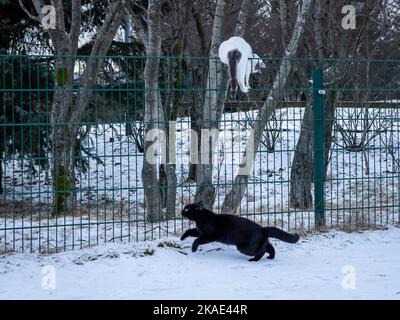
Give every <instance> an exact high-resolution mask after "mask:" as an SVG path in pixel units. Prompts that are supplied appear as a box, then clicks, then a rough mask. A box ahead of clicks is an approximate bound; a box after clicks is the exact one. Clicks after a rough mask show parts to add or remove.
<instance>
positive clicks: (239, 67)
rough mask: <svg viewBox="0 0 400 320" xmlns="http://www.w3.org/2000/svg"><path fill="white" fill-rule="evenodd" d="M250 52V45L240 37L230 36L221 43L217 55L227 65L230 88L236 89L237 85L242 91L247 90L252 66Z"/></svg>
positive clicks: (245, 91)
mask: <svg viewBox="0 0 400 320" xmlns="http://www.w3.org/2000/svg"><path fill="white" fill-rule="evenodd" d="M252 54H253V52H252V50H251V47H250V45H249V44H248V43H247V42H246V41H245V40H244V39H243V38H241V37H232V38H229V39H228V40H226V41H224V42H222V43H221V45H220V47H219V52H218V55H219V58H220V60H221V62H222V63H224V64H226V65H228V68H229V77H230V83H231V90H233V91H236V88H237V85H239V87H240V90H241V91H242V92H244V93H247V92H248V91H249V89H250V87H249V86H248V78H249V77H250V73H251V68H252V66H251V64H249V58H251V57H252ZM246 80H247V82H246Z"/></svg>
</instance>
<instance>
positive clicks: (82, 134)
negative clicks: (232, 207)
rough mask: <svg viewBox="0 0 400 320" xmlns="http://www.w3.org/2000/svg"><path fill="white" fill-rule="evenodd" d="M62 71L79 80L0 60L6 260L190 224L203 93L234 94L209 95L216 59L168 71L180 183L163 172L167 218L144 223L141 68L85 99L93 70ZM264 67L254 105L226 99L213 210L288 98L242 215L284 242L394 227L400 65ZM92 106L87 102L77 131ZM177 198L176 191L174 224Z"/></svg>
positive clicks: (128, 65) (113, 74) (167, 112)
mask: <svg viewBox="0 0 400 320" xmlns="http://www.w3.org/2000/svg"><path fill="white" fill-rule="evenodd" d="M62 59H63V60H62V61H63V62H64V64H65V66H68V65H69V66H71V65H72V69H68V67H62V66H61V67H60V64H58V65H57V64H56V60H57V59H55V57H54V56H9V55H7V56H4V55H3V56H0V95H1V107H0V110H1V111H0V148H1V149H0V162H1V166H0V182H1V186H0V192H1V194H0V253H5V252H10V251H28V252H34V251H38V252H58V251H64V250H71V249H75V248H81V247H86V246H91V245H96V244H99V243H105V242H115V241H126V242H128V241H141V240H148V239H156V238H160V237H164V236H175V235H180V234H181V232H182V230H183V229H184V228H186V226H187V224H188V222H187V221H185V220H184V219H182V218H181V215H180V210H181V208H182V207H183V206H184V205H185V204H187V203H190V202H193V201H194V198H195V193H196V190H197V187H198V185H197V183H196V181H197V179H196V170H198V167H196V165H193V164H191V163H190V159H191V158H190V155H191V151H192V152H193V145H192V144H191V143H192V142H193V139H194V138H193V134H194V133H195V132H201V128H202V125H204V121H203V118H204V110H206V111H207V110H208V109H207V108H208V107H209V105H208V104H210V103H211V102H210V101H207V99H205V93H206V92H207V91H217V92H219V93H221V96H222V97H225V95H224V94H225V92H226V90H227V87H226V85H223V82H222V84H221V85H220V86H218V87H214V88H212V87H211V88H208V87H207V83H208V81H207V80H208V79H209V72H208V70H209V66H210V64H212V63H213V64H216V65H217V66H218V68H221V67H222V66H221V64H220V62H219V60H218V59H216V58H211V59H210V58H201V57H199V58H195V57H190V58H189V57H181V58H171V57H161V58H159V59H160V67H159V78H158V88H157V91H158V92H159V93H160V94H159V96H158V100H157V101H156V103H157V105H158V107H159V108H158V110H159V112H160V114H158V115H157V116H158V118H157V117H156V118H157V119H158V121H161V122H162V124H163V125H164V126H165V127H167V126H168V124H169V123H171V122H174V123H175V124H176V131H175V135H174V136H172V138H169V139H170V142H171V139H173V141H172V143H170V144H168V146H167V147H168V148H173V146H174V147H175V152H176V163H175V164H174V166H171V167H168V168H169V169H168V170H170V169H171V168H172V171H173V172H171V171H169V172H168V174H169V177H171V176H173V177H174V179H175V180H174V179H172V181H175V182H174V183H173V185H171V182H170V181H171V180H168V179H167V177H166V176H167V172H166V171H167V170H166V168H165V167H166V166H163V165H158V164H157V165H156V168H157V175H158V180H157V183H156V184H155V185H153V187H154V188H155V189H157V190H158V191H159V192H158V193H157V194H158V196H159V197H160V199H159V200H160V201H159V202H158V203H159V211H158V213H157V215H156V216H157V217H158V219H151V220H149V212H147V209H146V199H145V192H144V188H143V183H142V181H143V176H142V166H143V161H144V145H145V130H146V125H148V124H149V123H148V121H147V120H148V116H149V115H148V114H147V115H146V112H145V102H144V101H145V100H144V99H145V94H146V92H148V91H151V90H152V89H151V88H145V79H144V70H145V65H146V57H122V56H118V57H97V58H96V63H95V65H96V67H95V69H94V70H95V73H96V74H97V76H96V77H95V82H94V86H93V88H91V87H90V86H89V87H85V85H87V82H85V81H86V80H87V77H88V76H89V73H86V71H85V69H86V68H87V67H88V66H89V65H90V61H89V60H88V57H84V56H82V57H63V58H62ZM149 59H157V58H149ZM100 60H101V61H103V63H102V64H101V67H100V68H99V69H98V70H97V69H96V68H97V67H98V66H99V65H100V64H97V62H98V61H100ZM59 61H60V60H59ZM263 61H264V63H265V64H266V68H265V69H262V71H261V73H256V74H253V75H252V77H251V80H250V87H251V88H252V89H251V90H250V92H249V94H247V95H245V94H240V93H238V94H236V95H235V96H234V97H233V96H232V95H229V94H228V95H227V98H226V100H225V102H224V99H222V100H221V101H222V105H221V110H222V113H221V114H220V115H219V117H218V118H217V122H218V125H217V128H218V132H219V134H218V138H217V142H218V146H217V148H216V149H215V150H214V155H215V162H214V163H213V166H212V184H213V186H214V187H215V201H214V204H213V209H214V211H216V212H219V211H220V209H221V207H222V206H223V203H224V200H225V197H226V195H227V194H228V193H229V191H230V190H231V189H232V185H233V183H234V181H235V177H236V175H237V173H238V170H239V165H240V163H241V159H242V157H243V152H244V150H245V147H246V144H247V143H248V140H249V137H250V132H251V130H252V128H254V126H255V124H256V122H257V121H259V120H258V118H257V115H258V110H259V109H260V108H261V107H262V106H263V105H264V104H265V103H266V101H268V99H269V98H268V97H269V96H270V93H271V91H272V90H279V93H280V94H279V97H280V98H279V101H274V103H273V104H272V105H273V106H274V108H275V109H274V110H273V111H272V112H271V113H270V117H269V120H268V122H267V124H266V127H265V130H264V133H263V136H262V139H261V143H260V147H259V148H258V149H257V150H256V151H255V161H254V166H253V168H252V171H251V174H250V176H249V179H248V182H247V185H246V189H245V194H244V197H243V198H242V200H241V201H240V206H239V207H238V210H237V211H236V212H235V214H238V215H242V216H246V217H248V218H250V219H252V220H255V221H257V222H259V223H261V224H263V225H275V226H278V227H281V228H284V229H286V230H306V231H307V230H313V229H315V228H339V229H344V230H353V229H362V228H377V227H383V226H386V225H389V224H396V223H399V221H400V196H399V194H400V192H399V191H400V190H399V188H400V115H399V110H400V108H399V106H400V61H383V60H351V59H326V60H316V59H290V60H282V59H280V58H269V57H268V58H263ZM56 65H57V66H56ZM282 65H285V66H290V69H291V71H290V72H288V74H282V75H281V76H282V77H283V76H284V77H287V79H288V81H287V83H286V85H285V86H278V87H273V82H274V79H275V78H276V77H277V75H278V70H279V68H280V67H281V66H282ZM288 69H289V68H287V70H288ZM68 70H73V71H72V72H70V71H68ZM221 70H222V73H221V74H223V73H224V68H223V67H222V69H221ZM221 74H219V75H221ZM218 81H219V80H218V79H217V83H219V82H218ZM85 93H91V94H92V96H91V97H90V99H89V100H88V103H87V104H85V105H84V107H83V108H82V110H83V111H82V113H81V114H79V115H78V116H77V117H76V118H74V113H75V111H76V110H77V109H79V108H80V107H81V104H80V101H83V100H80V99H81V97H82V95H84V94H85ZM153 116H154V115H153ZM146 117H147V118H146ZM146 119H147V120H146ZM74 128H75V129H76V131H74ZM57 130H58V131H57ZM57 132H58V133H60V132H61V133H62V134H61V135H60V134H58V135H57V134H56V133H57ZM71 137H73V138H71ZM71 141H73V143H70V142H71ZM191 148H192V150H191ZM196 150H198V149H196ZM56 167H57V168H58V169H57V170H58V171H57V172H58V175H57V177H58V178H56V179H54V178H53V173H54V172H55V171H54V170H55V169H54V168H56ZM60 168H62V170H61V169H60ZM60 170H61V171H60ZM54 176H55V175H54ZM71 177H72V178H71ZM168 188H173V190H175V197H174V199H173V202H174V203H173V206H172V207H173V208H174V210H173V212H171V203H170V205H169V206H168V204H167V202H168V201H169V202H171V199H170V198H169V199H166V194H167V193H168V192H167V190H168Z"/></svg>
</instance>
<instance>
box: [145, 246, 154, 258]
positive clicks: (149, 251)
mask: <svg viewBox="0 0 400 320" xmlns="http://www.w3.org/2000/svg"><path fill="white" fill-rule="evenodd" d="M155 252H156V251H155V250H154V249H152V248H147V249H146V250H144V251H143V256H153V255H154V253H155Z"/></svg>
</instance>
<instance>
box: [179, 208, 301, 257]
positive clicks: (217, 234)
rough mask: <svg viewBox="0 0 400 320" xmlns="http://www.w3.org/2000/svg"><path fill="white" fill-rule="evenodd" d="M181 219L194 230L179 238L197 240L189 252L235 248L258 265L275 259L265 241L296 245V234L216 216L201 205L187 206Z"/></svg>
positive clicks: (223, 215) (233, 217)
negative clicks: (218, 244)
mask: <svg viewBox="0 0 400 320" xmlns="http://www.w3.org/2000/svg"><path fill="white" fill-rule="evenodd" d="M182 216H183V217H185V218H188V219H189V220H191V221H194V222H195V223H196V228H194V229H189V230H187V231H186V232H185V233H184V234H183V235H182V237H181V240H184V239H185V238H187V237H196V238H197V239H196V240H194V241H193V244H192V251H193V252H196V251H197V249H198V247H199V245H201V244H206V243H209V242H213V241H217V242H221V243H225V244H231V245H236V248H237V249H238V250H239V251H240V252H241V253H243V254H245V255H248V256H254V257H253V258H251V259H250V260H249V261H258V260H260V259H261V258H262V257H263V256H264V254H265V253H266V252H267V253H269V256H268V257H267V258H268V259H273V258H274V257H275V249H274V247H273V246H272V244H271V243H270V242H269V240H268V238H276V239H279V240H282V241H285V242H289V243H296V242H297V241H299V238H300V237H299V235H298V234H290V233H287V232H285V231H283V230H281V229H278V228H275V227H265V228H263V227H261V226H260V225H259V224H257V223H255V222H253V221H251V220H249V219H245V218H242V217H238V216H235V215H231V214H215V213H214V212H212V211H210V210H208V209H206V208H204V206H203V204H202V203H201V202H199V203H194V204H188V205H186V206H185V207H184V208H183V210H182Z"/></svg>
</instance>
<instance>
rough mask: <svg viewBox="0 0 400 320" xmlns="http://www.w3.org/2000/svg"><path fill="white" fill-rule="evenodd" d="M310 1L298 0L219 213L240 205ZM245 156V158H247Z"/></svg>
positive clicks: (287, 71) (297, 42) (302, 28)
mask: <svg viewBox="0 0 400 320" xmlns="http://www.w3.org/2000/svg"><path fill="white" fill-rule="evenodd" d="M311 3H312V0H303V1H302V3H301V6H300V8H299V13H298V15H297V19H296V23H295V26H294V28H293V32H292V36H291V39H290V41H289V44H288V46H287V47H286V50H285V55H284V58H283V60H282V62H281V65H280V67H279V71H278V74H277V75H276V77H275V80H274V83H273V86H272V90H271V91H270V93H269V95H268V98H267V100H266V101H265V102H264V104H263V105H262V107H261V109H260V110H259V112H258V115H257V119H256V121H255V124H254V131H253V132H252V133H251V135H250V137H249V141H248V142H247V145H246V150H245V152H244V154H243V160H242V163H241V164H240V167H241V168H242V169H243V168H246V169H245V170H240V171H239V173H238V174H237V175H236V178H235V180H234V182H233V185H232V189H231V190H230V192H229V193H228V194H227V195H226V197H225V199H224V202H223V205H222V209H221V212H222V213H234V212H236V210H237V209H238V207H239V206H240V202H241V201H242V199H243V197H244V195H245V192H246V190H247V183H248V180H249V176H250V173H251V171H252V168H253V162H254V159H255V155H256V151H257V150H258V148H259V146H260V142H261V138H262V135H263V131H264V129H265V126H266V124H267V121H268V120H269V118H270V116H271V115H272V113H273V111H274V109H275V103H276V102H278V101H279V99H280V97H281V96H282V91H283V88H284V87H285V85H286V82H287V78H288V75H289V74H290V71H291V68H292V64H291V60H290V59H289V58H291V57H293V56H294V55H295V54H296V50H297V47H298V45H299V42H300V39H301V36H302V35H303V33H304V27H305V24H306V20H307V16H308V13H309V11H310V6H311ZM247 155H249V156H247ZM247 157H248V158H249V159H247ZM247 160H249V161H247Z"/></svg>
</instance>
